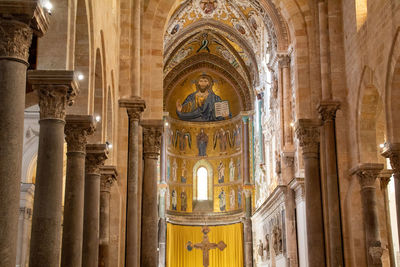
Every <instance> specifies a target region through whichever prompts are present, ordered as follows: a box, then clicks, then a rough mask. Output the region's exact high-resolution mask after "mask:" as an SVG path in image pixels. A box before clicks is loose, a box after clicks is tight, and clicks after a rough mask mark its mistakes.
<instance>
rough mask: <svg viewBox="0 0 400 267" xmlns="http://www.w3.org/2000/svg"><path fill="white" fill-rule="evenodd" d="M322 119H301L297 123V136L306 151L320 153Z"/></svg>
mask: <svg viewBox="0 0 400 267" xmlns="http://www.w3.org/2000/svg"><path fill="white" fill-rule="evenodd" d="M320 126H321V121H320V120H311V119H299V120H298V122H297V123H296V130H295V131H296V136H297V138H298V139H299V145H300V147H301V148H302V149H303V154H304V153H318V149H319V143H320V131H319V128H320Z"/></svg>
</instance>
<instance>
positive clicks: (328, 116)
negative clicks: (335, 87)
mask: <svg viewBox="0 0 400 267" xmlns="http://www.w3.org/2000/svg"><path fill="white" fill-rule="evenodd" d="M317 109H318V112H319V114H320V115H321V119H322V120H323V121H332V120H334V119H335V118H336V111H338V109H340V102H339V101H334V100H326V101H321V103H320V104H319V105H318V108H317Z"/></svg>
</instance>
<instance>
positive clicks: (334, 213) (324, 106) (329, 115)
mask: <svg viewBox="0 0 400 267" xmlns="http://www.w3.org/2000/svg"><path fill="white" fill-rule="evenodd" d="M339 108H340V103H339V102H337V101H322V102H321V103H320V105H319V106H318V111H319V113H320V115H321V118H322V121H323V127H324V136H323V138H324V140H325V142H324V144H325V146H324V147H323V148H322V150H323V152H324V155H325V166H326V168H325V169H326V185H327V186H326V187H327V191H326V194H327V206H328V210H327V212H328V225H329V228H328V234H329V250H330V257H329V261H330V265H331V266H344V257H343V240H342V223H341V209H340V198H339V192H340V188H339V180H338V169H337V155H336V138H335V137H336V133H335V117H336V111H337V110H338V109H339Z"/></svg>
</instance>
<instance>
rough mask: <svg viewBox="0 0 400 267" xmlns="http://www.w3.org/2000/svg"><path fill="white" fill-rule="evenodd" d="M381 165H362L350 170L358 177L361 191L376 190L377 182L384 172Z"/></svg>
mask: <svg viewBox="0 0 400 267" xmlns="http://www.w3.org/2000/svg"><path fill="white" fill-rule="evenodd" d="M383 166H384V165H383V164H380V163H360V164H358V165H357V166H356V167H354V168H352V169H351V170H350V174H351V175H357V177H358V181H359V182H360V185H361V189H368V188H375V180H376V178H378V176H379V174H380V173H381V171H382V170H383Z"/></svg>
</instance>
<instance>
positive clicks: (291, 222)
mask: <svg viewBox="0 0 400 267" xmlns="http://www.w3.org/2000/svg"><path fill="white" fill-rule="evenodd" d="M282 160H283V168H282V177H283V180H284V184H285V185H288V184H289V183H290V181H292V180H293V179H294V153H293V152H282ZM285 211H286V212H285V221H286V224H285V226H286V231H285V233H286V249H287V259H288V262H289V266H291V267H295V266H298V257H297V234H296V214H295V211H296V203H295V194H294V192H293V190H292V189H291V188H289V187H288V188H287V190H286V193H285Z"/></svg>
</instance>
